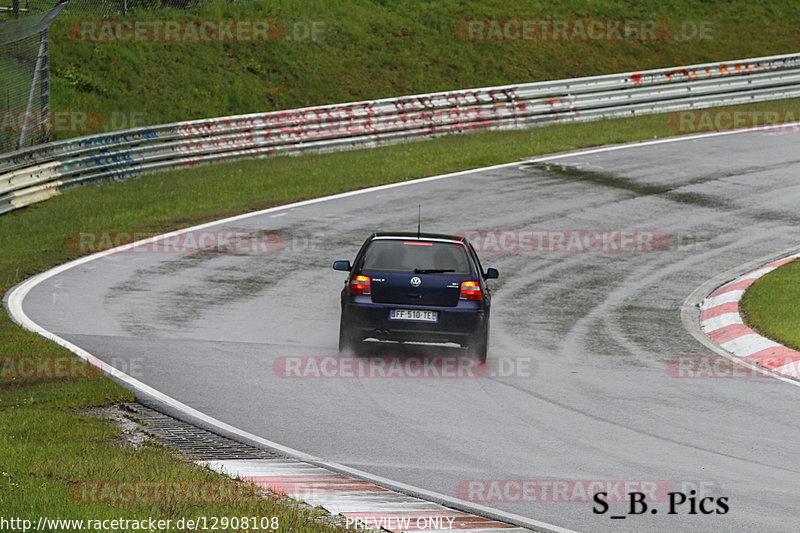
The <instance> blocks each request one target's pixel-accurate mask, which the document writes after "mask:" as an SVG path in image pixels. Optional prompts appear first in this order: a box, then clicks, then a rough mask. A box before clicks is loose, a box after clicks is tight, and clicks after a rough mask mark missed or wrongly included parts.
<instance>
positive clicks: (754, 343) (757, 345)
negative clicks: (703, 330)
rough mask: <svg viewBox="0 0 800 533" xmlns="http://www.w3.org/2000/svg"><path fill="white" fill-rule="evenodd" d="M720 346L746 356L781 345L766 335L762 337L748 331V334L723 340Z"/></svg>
mask: <svg viewBox="0 0 800 533" xmlns="http://www.w3.org/2000/svg"><path fill="white" fill-rule="evenodd" d="M720 346H722V347H723V348H724V349H726V350H728V351H729V352H731V353H732V354H734V355H738V356H740V357H748V356H750V355H753V354H754V353H756V352H760V351H761V350H766V349H768V348H778V347H779V346H781V345H780V344H778V343H777V342H775V341H771V340H769V339H767V338H766V337H762V336H761V335H759V334H757V333H750V334H748V335H742V336H741V337H736V338H735V339H731V340H729V341H727V342H723V343H722V344H720Z"/></svg>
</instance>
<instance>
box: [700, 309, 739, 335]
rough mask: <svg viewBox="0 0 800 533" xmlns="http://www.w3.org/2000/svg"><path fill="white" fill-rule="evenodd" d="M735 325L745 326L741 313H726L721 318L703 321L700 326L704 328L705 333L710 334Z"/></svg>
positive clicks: (716, 317)
mask: <svg viewBox="0 0 800 533" xmlns="http://www.w3.org/2000/svg"><path fill="white" fill-rule="evenodd" d="M734 324H744V322H742V317H740V316H739V313H724V314H721V315H719V316H715V317H714V318H709V319H708V320H703V321H702V322H701V324H700V325H701V326H702V327H703V331H705V332H706V333H710V332H712V331H716V330H718V329H722V328H727V327H728V326H733V325H734Z"/></svg>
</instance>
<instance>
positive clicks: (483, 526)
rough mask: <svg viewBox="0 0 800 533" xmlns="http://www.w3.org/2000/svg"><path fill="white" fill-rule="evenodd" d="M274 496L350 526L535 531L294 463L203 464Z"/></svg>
mask: <svg viewBox="0 0 800 533" xmlns="http://www.w3.org/2000/svg"><path fill="white" fill-rule="evenodd" d="M198 463H200V464H202V465H205V466H208V467H209V468H211V469H212V470H216V471H217V472H221V473H223V474H226V475H229V476H234V477H239V478H240V479H242V480H243V481H249V482H251V483H255V484H256V485H257V486H259V487H261V488H265V489H269V490H271V491H272V492H276V493H279V494H285V495H287V496H289V497H290V498H294V499H296V500H302V501H304V502H306V503H308V504H310V505H313V506H319V507H323V508H324V509H326V510H327V511H329V512H330V513H331V514H335V515H337V514H338V515H342V516H343V517H345V519H347V523H348V524H350V525H351V526H355V527H360V528H368V529H383V530H386V531H392V532H402V531H426V532H427V531H449V532H459V531H468V532H470V533H530V532H532V531H533V530H531V529H525V528H521V527H516V526H513V525H511V524H507V523H505V522H498V521H496V520H490V519H488V518H483V517H481V516H476V515H472V514H469V513H464V512H461V511H456V510H454V509H450V508H448V507H445V506H443V505H439V504H438V503H433V502H429V501H427V500H422V499H420V498H414V497H412V496H407V495H405V494H401V493H399V492H394V491H391V490H389V489H386V488H384V487H380V486H378V485H375V484H373V483H369V482H367V481H363V480H360V479H355V478H351V477H348V476H345V475H342V474H338V473H336V472H332V471H330V470H326V469H324V468H320V467H318V466H315V465H311V464H308V463H304V462H302V461H296V460H293V459H237V460H221V461H198Z"/></svg>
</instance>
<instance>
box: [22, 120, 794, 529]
mask: <svg viewBox="0 0 800 533" xmlns="http://www.w3.org/2000/svg"><path fill="white" fill-rule="evenodd" d="M799 142H800V134H797V133H781V134H776V133H768V132H755V133H740V134H735V135H726V136H717V137H708V138H703V139H698V140H684V141H681V142H671V143H664V144H656V145H650V146H642V147H636V148H626V149H621V150H613V151H605V152H600V153H594V154H583V153H576V154H574V155H571V156H569V157H566V158H559V159H554V160H553V161H552V162H550V163H535V164H527V165H522V166H516V167H506V168H501V169H495V170H488V171H484V172H479V173H474V174H468V175H463V176H459V177H454V178H448V179H442V180H435V181H428V182H424V183H418V184H412V185H406V186H402V187H396V188H390V189H385V190H381V191H375V192H367V193H364V194H359V195H354V196H350V197H347V198H342V199H336V200H330V201H324V202H320V203H315V204H311V205H307V206H304V207H298V208H293V209H287V210H282V211H277V212H272V213H268V214H265V215H259V216H253V217H250V218H246V219H242V220H239V221H236V222H232V223H228V224H225V225H224V226H220V227H219V229H236V230H241V231H253V230H258V231H261V230H266V231H274V232H278V233H279V234H280V235H281V237H282V239H283V241H284V247H283V249H282V250H280V251H278V252H274V253H264V254H247V253H244V254H230V253H224V254H219V253H183V254H174V253H119V254H114V255H111V256H109V257H106V258H102V259H99V260H96V261H91V262H89V263H86V264H84V265H82V266H79V267H76V268H73V269H71V270H68V271H66V272H64V273H62V274H60V275H58V276H56V277H54V278H51V279H50V280H48V281H46V282H44V283H42V284H40V285H39V286H38V287H36V288H35V289H34V290H33V291H32V292H31V293H30V294H29V295H28V297H27V299H26V300H25V302H24V309H25V312H26V313H27V314H28V315H29V316H30V317H31V318H32V319H33V320H34V321H36V322H37V323H39V324H40V325H42V326H43V327H45V328H47V329H48V330H50V331H52V332H54V333H56V334H57V335H59V336H61V337H63V338H65V339H67V340H69V341H71V342H73V343H75V344H77V345H79V346H81V347H82V348H85V349H86V350H88V351H90V352H91V353H93V354H95V355H97V356H98V357H100V358H101V359H103V360H104V361H107V362H112V363H113V364H114V365H115V366H117V367H118V368H119V369H121V370H123V371H126V372H127V373H129V374H130V375H132V376H133V377H135V378H137V379H139V380H141V381H143V382H144V383H146V384H148V385H150V386H152V387H154V388H156V389H158V390H160V391H162V392H164V393H166V394H168V395H170V396H172V397H174V398H176V399H177V400H179V401H181V402H184V403H186V404H188V405H190V406H192V407H194V408H196V409H198V410H200V411H201V412H204V413H206V414H208V415H210V416H213V417H215V418H217V419H220V420H222V421H224V422H227V423H229V424H231V425H233V426H236V427H238V428H241V429H243V430H246V431H249V432H251V433H254V434H256V435H259V436H262V437H264V438H267V439H270V440H272V441H274V442H278V443H280V444H283V445H286V446H290V447H292V448H295V449H297V450H300V451H303V452H307V453H310V454H314V455H317V456H319V457H321V458H324V459H325V460H328V461H334V462H337V463H342V464H345V465H348V466H351V467H355V468H359V469H362V470H364V471H367V472H370V473H372V474H377V475H380V476H384V477H387V478H390V479H393V480H397V481H401V482H404V483H408V484H411V485H414V486H418V487H422V488H425V489H428V490H433V491H437V492H440V493H443V494H447V495H450V496H457V497H461V498H463V499H467V500H470V499H471V500H473V501H476V502H478V503H482V504H485V505H489V506H491V507H494V508H497V509H501V510H504V511H507V512H511V513H515V514H520V515H524V516H527V517H530V518H533V519H536V520H540V521H544V522H547V523H551V524H556V525H558V526H562V527H567V528H570V529H575V530H579V531H723V530H725V531H765V532H766V531H795V530H797V525H798V518H797V511H798V508H799V507H800V504H798V502H800V423H798V414H797V413H798V410H797V405H798V400H800V388H798V387H796V386H793V385H791V384H787V383H783V382H780V381H777V380H770V379H763V378H762V379H753V378H750V379H724V378H717V379H682V378H676V377H672V376H671V375H670V373H669V372H668V368H669V365H670V360H671V358H674V357H676V356H706V355H712V354H711V353H710V352H709V351H707V350H706V349H705V348H704V347H703V346H702V345H700V344H699V343H698V342H697V341H696V340H695V339H694V338H693V337H692V336H691V335H690V334H689V333H688V332H687V331H686V330H685V329H684V328H683V326H682V324H681V316H680V306H681V305H682V303H683V301H684V299H685V298H686V297H687V295H689V293H691V292H692V291H693V290H694V289H695V288H697V287H698V286H699V285H701V284H702V283H704V282H705V281H707V280H708V279H709V278H711V277H714V276H715V275H716V274H718V273H719V272H722V271H725V270H728V269H730V268H733V267H736V266H737V265H740V264H742V263H745V262H748V261H751V260H754V259H757V258H759V257H761V256H765V255H768V254H772V253H775V252H777V251H780V250H783V249H786V248H789V247H792V246H796V245H797V244H798V241H800V231H798V227H800V210H799V209H798V206H800V179H798V174H800V151H798V150H797V146H798V143H799ZM145 179H146V178H145ZM418 204H422V228H423V230H424V231H435V232H444V233H452V232H457V231H464V230H552V231H562V230H608V231H613V230H642V231H645V232H651V234H653V235H662V236H663V234H666V235H667V236H668V237H669V245H668V246H666V245H665V243H664V241H663V239H662V240H660V241H657V243H658V246H657V248H659V247H660V248H661V250H660V251H654V252H650V253H638V252H628V253H621V252H614V251H605V252H603V251H600V252H593V253H578V252H547V251H532V252H530V251H517V250H507V251H502V250H499V249H498V251H491V249H490V250H484V251H480V250H479V255H480V256H481V259H482V262H483V266H484V268H486V267H489V266H493V267H496V268H498V269H499V270H500V274H501V277H500V279H498V280H492V281H491V282H490V284H491V287H492V288H493V296H494V299H493V305H492V307H493V309H492V323H491V340H490V355H489V359H490V365H492V366H491V374H490V375H482V374H483V373H482V372H479V373H480V374H481V377H464V378H441V377H438V378H437V377H429V378H419V377H418V378H403V377H392V378H379V377H378V378H353V377H342V376H339V377H314V376H315V374H314V373H313V368H312V369H311V370H309V367H307V366H304V367H302V368H303V369H304V370H302V375H303V376H304V377H289V378H287V377H283V375H282V370H281V369H284V370H285V368H286V367H285V366H281V365H282V364H285V362H286V361H287V359H285V358H286V357H298V356H318V357H317V359H314V361H316V362H322V361H324V360H325V359H324V358H325V357H326V356H336V347H337V334H338V318H339V310H338V302H339V291H340V289H341V287H342V282H343V280H344V277H345V276H344V273H342V272H336V271H333V270H331V268H330V265H331V263H332V261H333V260H335V259H350V260H352V259H353V257H354V256H355V253H356V251H357V250H358V247H359V246H360V244H361V243H362V241H363V240H364V238H365V237H366V236H367V235H368V234H369V233H370V232H372V231H376V230H404V231H408V230H411V231H413V230H415V229H416V222H417V221H416V216H417V205H418ZM661 232H663V234H662V233H661ZM580 235H583V234H580ZM484 244H487V243H486V242H484ZM488 244H489V246H490V247H491V243H488ZM479 248H480V246H479ZM460 353H461V352H460V351H459V350H458V349H457V348H454V347H432V348H431V347H428V348H420V347H418V346H417V347H414V346H398V345H387V346H379V347H373V348H372V349H371V350H370V354H371V355H368V356H367V357H366V359H367V360H370V358H372V359H379V358H378V357H374V356H376V355H380V356H386V357H383V359H384V360H386V359H387V358H388V359H391V358H393V357H395V356H397V357H401V356H405V357H408V356H417V357H423V356H424V357H430V358H435V357H440V356H444V357H450V358H452V357H458V356H459V355H460ZM281 357H283V358H284V359H279V358H281ZM293 360H295V361H303V362H307V361H308V359H293ZM489 480H497V481H499V482H500V483H495V484H494V485H493V484H492V483H490V482H489ZM514 480H527V481H528V482H529V485H528V486H529V487H532V486H533V485H531V482H532V483H534V484H537V486H538V487H549V485H547V483H546V482H548V481H551V482H552V481H554V480H555V481H563V482H567V483H568V485H566V486H567V487H568V489H567V490H566V491H563V490H562V491H561V492H559V493H558V494H555V495H554V494H553V492H552V491H550V490H548V491H547V495H546V496H545V495H543V494H542V492H541V490H539V491H533V492H530V493H529V494H528V495H527V496H526V497H525V498H523V499H526V500H529V501H518V500H519V499H520V493H519V491H517V490H515V487H516V486H515V485H514V484H513V483H510V482H513V481H514ZM623 480H624V481H629V482H631V483H632V484H631V485H630V488H632V489H633V490H636V489H637V487H642V486H644V487H649V486H651V485H647V483H652V484H655V486H656V487H657V488H658V489H657V490H658V495H659V496H658V497H657V498H656V499H657V500H658V501H655V502H653V501H650V502H649V505H650V507H651V508H652V507H656V508H657V509H658V514H652V513H651V512H650V511H648V512H647V513H644V514H642V515H635V516H634V515H631V516H628V517H627V518H625V519H611V518H610V516H611V515H625V514H626V512H627V511H628V510H629V507H628V504H626V503H613V504H612V505H611V507H610V509H609V511H608V512H607V513H606V514H604V515H599V514H594V513H593V512H592V510H593V508H595V507H599V506H596V505H595V504H594V503H593V502H592V501H590V500H588V499H587V498H585V497H583V494H582V493H581V490H580V489H581V488H582V487H585V486H587V485H588V484H589V483H590V482H591V481H601V482H603V483H606V484H609V483H610V484H611V485H612V491H611V492H612V495H611V496H610V497H609V500H610V501H613V488H614V482H615V481H623ZM470 482H471V483H472V484H470ZM642 483H645V485H642ZM561 486H562V487H563V486H564V485H561ZM616 486H617V487H620V486H621V485H619V484H618V485H616ZM469 487H472V489H473V490H472V492H470V491H469ZM621 487H623V488H624V485H622V486H621ZM498 488H499V489H500V492H497V491H496V489H498ZM489 489H495V491H494V492H493V491H491V490H489ZM503 489H505V492H504V490H503ZM691 489H695V490H697V492H698V493H697V494H696V496H697V498H698V500H699V498H700V497H712V498H715V500H714V503H713V504H708V503H707V504H706V508H707V509H709V510H711V511H712V514H708V515H703V514H701V513H699V512H698V514H691V513H690V511H691V509H690V506H689V503H688V502H687V503H686V504H684V505H682V506H680V507H678V513H677V514H668V511H669V503H668V501H667V500H666V495H665V493H666V492H667V491H681V490H683V491H684V492H686V493H687V496H690V494H689V490H691ZM719 497H724V498H727V505H728V507H729V511H728V512H727V513H725V514H717V513H715V512H713V511H716V510H720V507H719V505H718V503H717V502H718V500H716V498H719ZM485 498H489V500H488V501H487V500H486V499H485ZM532 498H535V499H536V501H530V500H531V499H532Z"/></svg>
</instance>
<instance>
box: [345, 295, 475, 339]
mask: <svg viewBox="0 0 800 533" xmlns="http://www.w3.org/2000/svg"><path fill="white" fill-rule="evenodd" d="M360 299H361V300H362V301H360V302H353V301H348V302H345V303H344V305H343V306H342V318H343V320H344V323H345V324H346V325H347V327H348V328H349V329H350V331H351V332H352V333H353V334H354V335H355V336H357V337H360V338H362V339H365V338H376V339H380V340H397V341H417V342H455V343H458V344H466V343H467V339H468V338H469V337H471V336H472V335H474V334H476V333H478V332H481V331H483V330H484V329H485V327H486V321H487V317H488V311H487V310H486V309H485V308H484V307H483V306H482V305H480V303H479V302H472V301H464V302H459V305H458V306H456V307H433V306H409V305H399V304H385V303H373V302H371V301H369V300H367V299H366V298H360ZM364 300H366V301H364ZM392 309H419V310H423V311H436V313H437V321H436V322H423V321H414V320H392V319H390V318H389V312H390V310H392Z"/></svg>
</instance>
